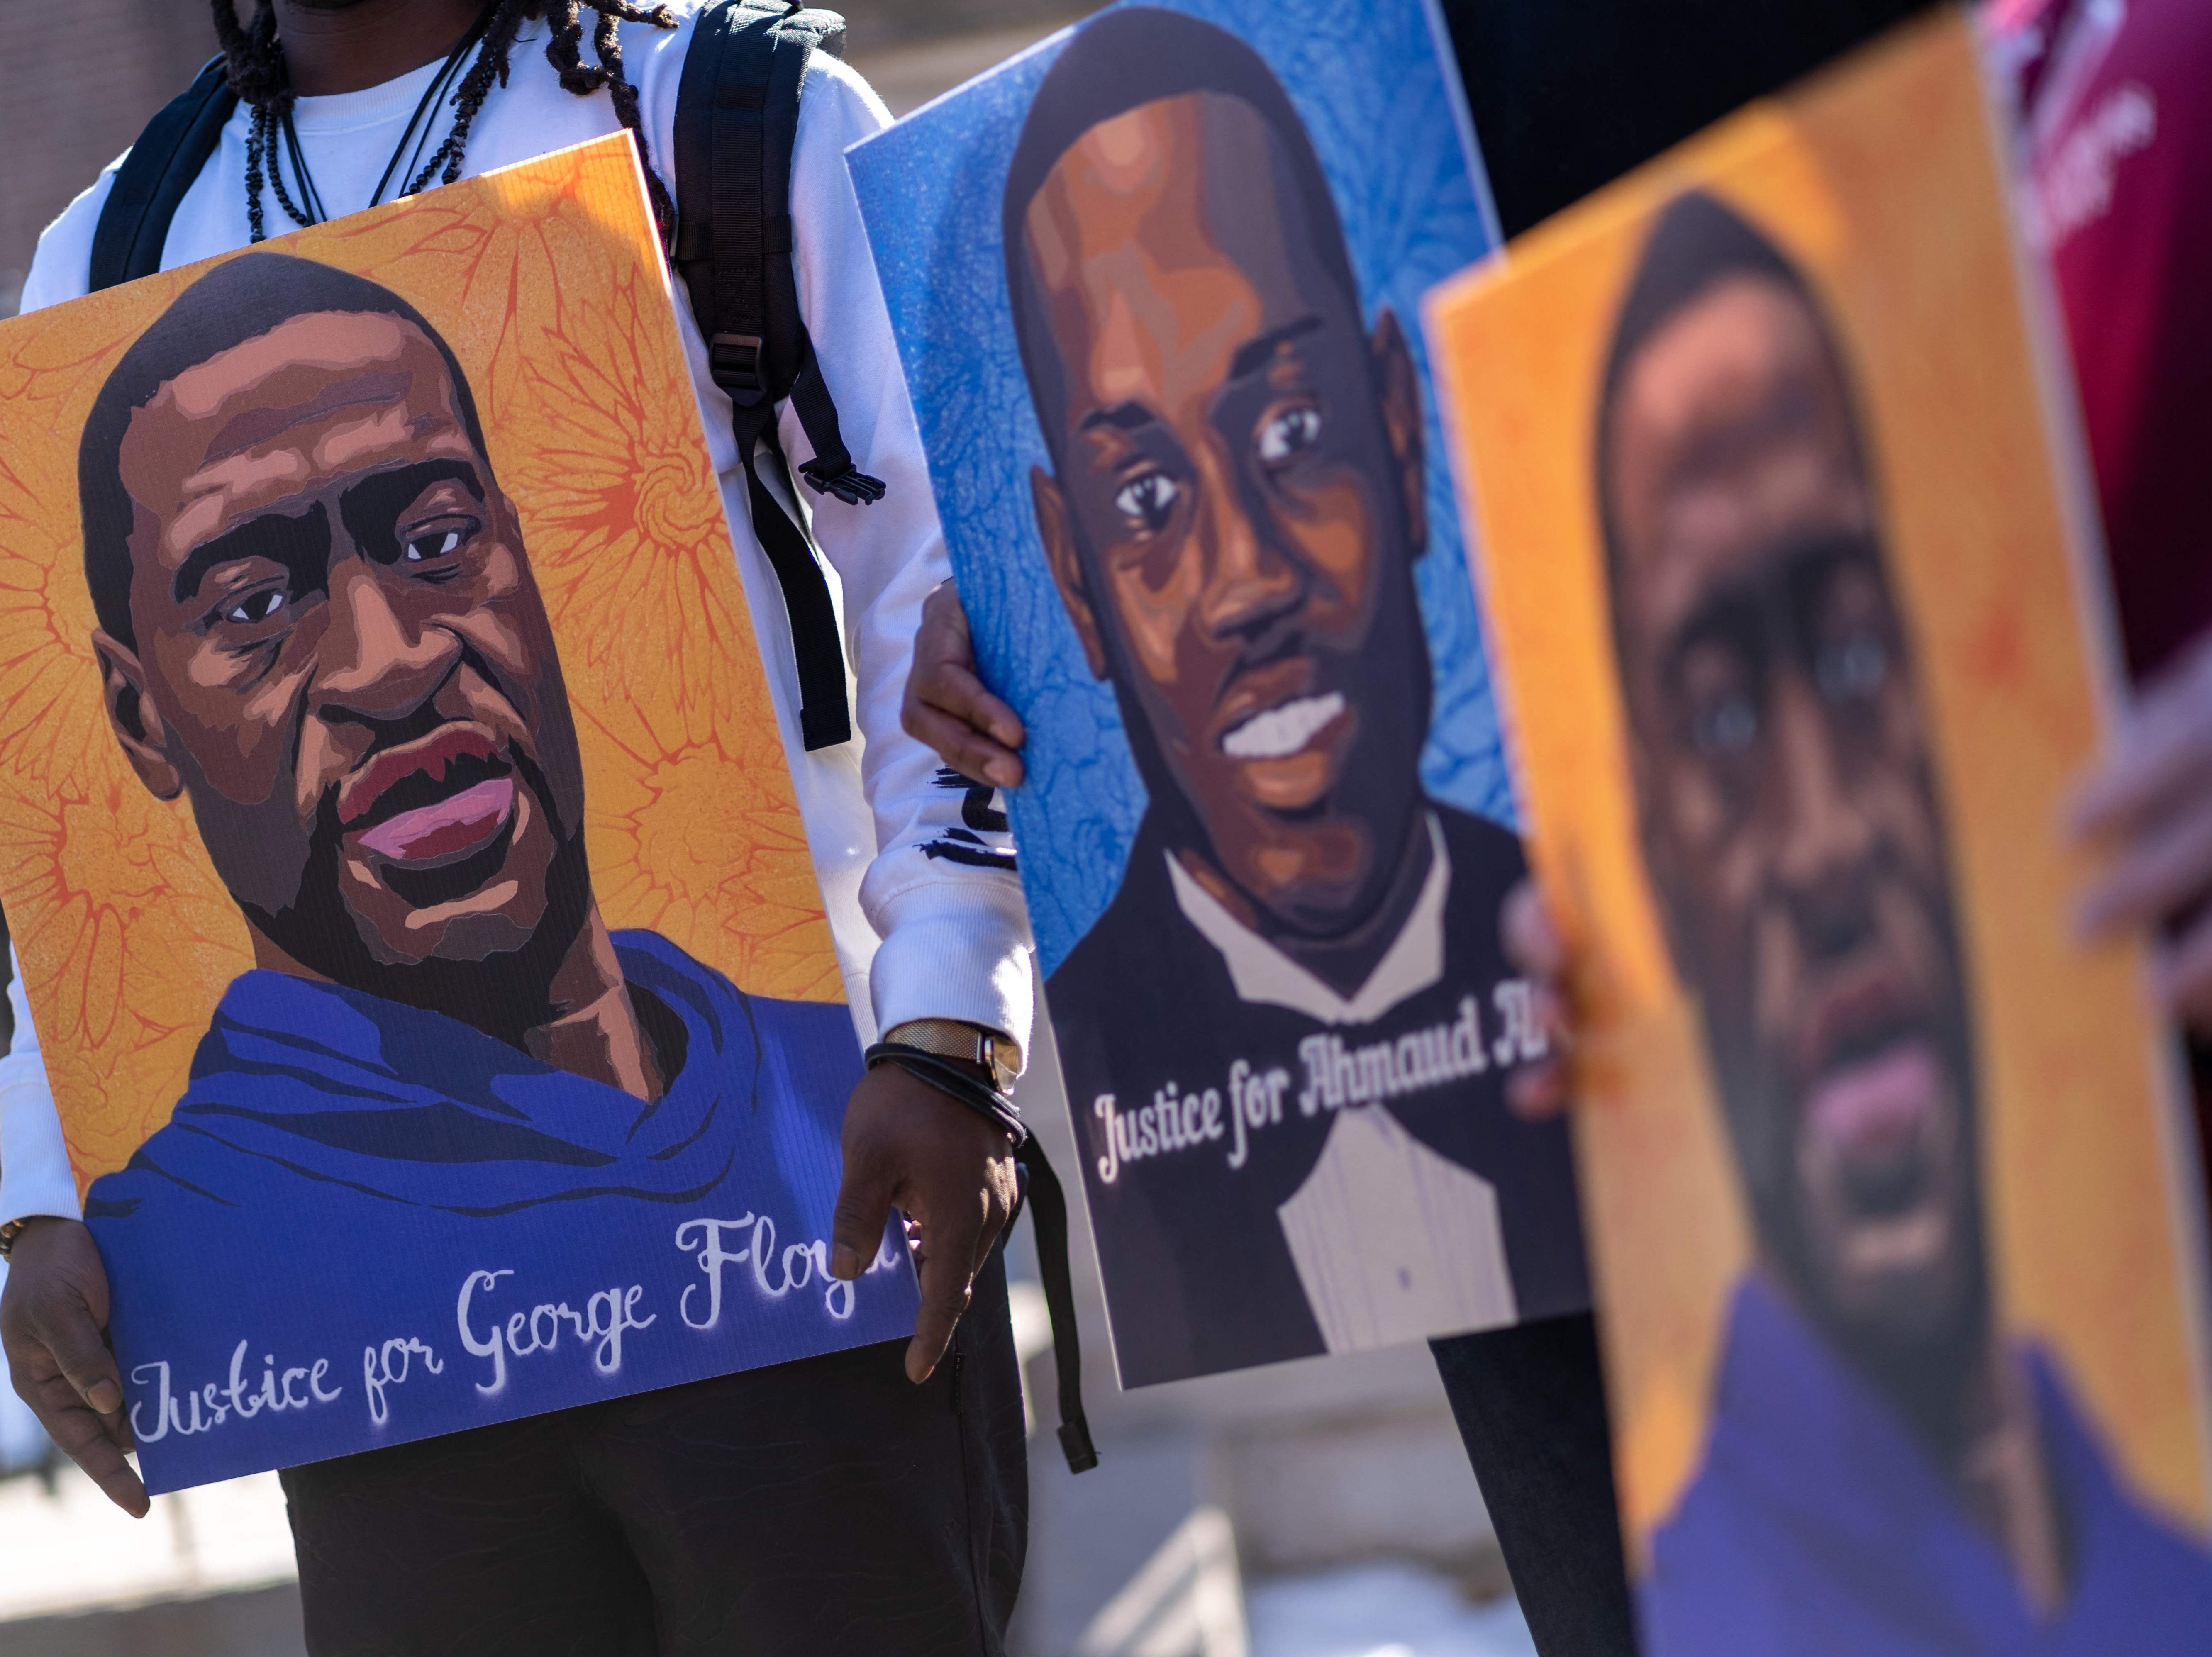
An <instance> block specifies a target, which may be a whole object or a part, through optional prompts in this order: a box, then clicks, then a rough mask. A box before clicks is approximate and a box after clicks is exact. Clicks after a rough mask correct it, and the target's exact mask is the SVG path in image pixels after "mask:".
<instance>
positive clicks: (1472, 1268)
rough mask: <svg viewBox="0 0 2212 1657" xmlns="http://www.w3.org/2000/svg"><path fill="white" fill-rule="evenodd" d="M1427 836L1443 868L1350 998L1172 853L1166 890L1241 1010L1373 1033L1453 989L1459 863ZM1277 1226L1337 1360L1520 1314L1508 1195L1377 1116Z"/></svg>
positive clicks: (1345, 1120)
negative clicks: (1398, 1012)
mask: <svg viewBox="0 0 2212 1657" xmlns="http://www.w3.org/2000/svg"><path fill="white" fill-rule="evenodd" d="M1428 822H1429V844H1430V846H1431V848H1432V855H1431V858H1430V859H1429V873H1428V878H1427V879H1426V880H1425V881H1424V882H1423V883H1422V884H1421V891H1420V895H1419V897H1417V898H1415V899H1414V901H1413V909H1412V911H1411V912H1410V913H1408V914H1407V917H1406V924H1405V926H1403V927H1401V929H1400V930H1399V933H1398V936H1397V937H1396V938H1395V939H1394V940H1392V942H1391V944H1390V947H1389V949H1388V950H1384V951H1383V958H1382V959H1381V960H1380V961H1378V962H1376V964H1375V969H1374V970H1373V971H1372V972H1370V974H1368V975H1367V981H1366V982H1365V983H1364V984H1362V985H1361V986H1359V988H1358V991H1357V992H1355V993H1354V994H1352V995H1351V996H1349V997H1346V996H1342V995H1340V994H1338V993H1337V992H1336V991H1334V990H1333V989H1331V988H1330V987H1329V986H1328V985H1326V984H1324V983H1322V981H1321V980H1320V979H1318V978H1316V977H1315V976H1314V974H1312V973H1310V972H1309V971H1307V970H1306V968H1304V967H1302V966H1300V965H1299V964H1298V963H1297V962H1295V961H1293V960H1291V958H1290V957H1289V956H1286V955H1285V954H1284V953H1283V952H1282V951H1281V950H1279V949H1277V948H1276V947H1275V946H1274V945H1273V944H1270V943H1269V942H1268V941H1267V939H1266V938H1262V937H1261V936H1260V935H1259V934H1258V933H1257V932H1253V931H1252V930H1251V929H1250V928H1249V927H1248V926H1244V925H1243V923H1242V922H1240V921H1238V920H1237V918H1236V917H1235V916H1233V915H1231V913H1229V911H1228V910H1227V909H1225V908H1224V907H1222V906H1221V904H1220V903H1219V902H1218V901H1216V900H1215V899H1214V897H1213V896H1212V894H1210V893H1209V892H1207V891H1206V889H1205V888H1204V887H1202V886H1200V884H1199V883H1198V882H1197V881H1195V880H1194V879H1192V878H1191V877H1190V876H1189V875H1188V874H1187V873H1185V872H1184V871H1183V869H1182V865H1181V864H1179V863H1177V862H1176V859H1175V857H1174V854H1173V853H1170V854H1169V855H1168V859H1167V865H1168V879H1169V881H1170V883H1172V884H1173V886H1174V888H1175V895H1176V904H1177V906H1178V907H1180V908H1181V909H1182V913H1183V917H1184V919H1186V920H1188V921H1189V922H1190V924H1191V925H1192V926H1194V927H1196V928H1197V929H1198V932H1199V933H1200V936H1201V937H1203V938H1205V939H1206V942H1208V943H1209V944H1212V945H1213V947H1214V948H1215V949H1216V950H1218V951H1219V952H1220V955H1221V959H1222V963H1223V964H1224V965H1225V967H1227V968H1228V969H1229V979H1230V981H1231V983H1232V984H1234V985H1235V986H1237V995H1238V996H1239V997H1241V998H1243V999H1244V1000H1246V1001H1254V1002H1264V1003H1266V1004H1267V1005H1272V1006H1278V1007H1287V1008H1289V1009H1290V1010H1291V1011H1293V1012H1299V1013H1304V1015H1305V1016H1306V1017H1310V1018H1312V1019H1314V1020H1315V1021H1316V1022H1317V1023H1323V1024H1334V1025H1346V1024H1370V1023H1374V1022H1375V1021H1376V1019H1378V1018H1381V1017H1383V1016H1384V1015H1385V1014H1386V1013H1388V1012H1389V1011H1390V1010H1391V1009H1392V1008H1393V1007H1395V1006H1397V1005H1400V1004H1401V1002H1403V1001H1405V1000H1407V998H1410V997H1412V996H1415V995H1419V993H1420V992H1422V991H1424V990H1425V989H1428V988H1430V987H1431V986H1433V985H1435V984H1436V983H1437V980H1439V979H1441V978H1442V977H1443V972H1444V900H1445V898H1446V897H1447V895H1449V892H1450V890H1451V859H1450V857H1449V854H1448V853H1446V852H1445V850H1444V837H1443V829H1442V828H1441V826H1439V825H1438V823H1437V820H1436V818H1435V817H1434V816H1431V817H1430V818H1429V820H1428ZM1275 1215H1276V1218H1277V1220H1278V1221H1279V1223H1280V1224H1281V1226H1282V1228H1283V1237H1284V1240H1285V1242H1287V1243H1288V1244H1289V1246H1290V1251H1291V1261H1292V1263H1293V1264H1294V1265H1295V1266H1297V1273H1298V1282H1299V1284H1300V1286H1301V1287H1303V1288H1304V1290H1305V1293H1306V1302H1307V1304H1308V1305H1309V1306H1310V1307H1311V1308H1312V1309H1313V1314H1314V1320H1315V1321H1316V1323H1318V1324H1319V1325H1320V1326H1321V1332H1322V1340H1323V1341H1324V1342H1326V1343H1327V1344H1328V1350H1330V1351H1332V1352H1349V1351H1358V1350H1361V1349H1363V1348H1366V1347H1370V1346H1387V1345H1392V1344H1398V1343H1401V1342H1404V1341H1411V1340H1419V1339H1423V1338H1426V1337H1428V1336H1430V1335H1442V1334H1450V1333H1454V1332H1458V1331H1461V1330H1466V1329H1487V1328H1495V1327H1496V1326H1498V1325H1500V1324H1506V1323H1511V1322H1512V1321H1513V1320H1515V1318H1516V1316H1518V1314H1519V1313H1518V1307H1517V1305H1516V1302H1515V1300H1514V1296H1513V1278H1512V1275H1511V1273H1510V1272H1509V1271H1508V1270H1507V1267H1506V1262H1505V1234H1504V1228H1503V1226H1502V1225H1501V1224H1500V1223H1499V1220H1498V1192H1497V1188H1496V1187H1493V1186H1492V1184H1491V1183H1490V1181H1487V1180H1486V1179H1484V1178H1482V1177H1481V1175H1480V1174H1474V1173H1472V1172H1470V1171H1469V1170H1468V1169H1467V1168H1462V1167H1461V1166H1460V1165H1459V1164H1458V1163H1456V1162H1453V1161H1452V1160H1451V1159H1450V1158H1449V1157H1446V1156H1438V1155H1437V1153H1436V1152H1435V1151H1433V1150H1430V1149H1429V1148H1428V1146H1426V1145H1425V1144H1422V1143H1421V1142H1420V1141H1419V1139H1416V1138H1414V1137H1413V1135H1412V1134H1410V1133H1408V1132H1407V1131H1406V1130H1405V1128H1404V1126H1402V1125H1401V1124H1400V1122H1399V1121H1398V1120H1397V1118H1395V1116H1393V1115H1391V1114H1390V1113H1389V1110H1388V1109H1387V1108H1384V1107H1383V1106H1382V1105H1380V1104H1370V1105H1364V1106H1359V1107H1355V1108H1349V1109H1346V1110H1343V1111H1340V1113H1339V1114H1338V1115H1337V1119H1336V1121H1335V1124H1334V1126H1332V1127H1331V1128H1330V1129H1329V1133H1328V1142H1327V1143H1326V1144H1324V1145H1323V1146H1322V1153H1321V1156H1320V1159H1319V1160H1318V1161H1317V1162H1316V1163H1315V1164H1314V1168H1313V1172H1312V1173H1310V1174H1308V1175H1307V1176H1306V1179H1305V1182H1304V1184H1302V1185H1301V1186H1299V1187H1298V1188H1297V1191H1295V1192H1293V1193H1291V1196H1290V1199H1289V1200H1287V1201H1285V1203H1283V1204H1282V1205H1280V1206H1279V1207H1278V1208H1277V1209H1276V1211H1275Z"/></svg>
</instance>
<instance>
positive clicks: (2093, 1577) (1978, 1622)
mask: <svg viewBox="0 0 2212 1657" xmlns="http://www.w3.org/2000/svg"><path fill="white" fill-rule="evenodd" d="M2021 1357H2022V1359H2023V1361H2024V1362H2025V1363H2026V1365H2027V1371H2028V1375H2029V1377H2030V1379H2031V1381H2032V1383H2033V1393H2034V1399H2035V1407H2036V1413H2037V1417H2038V1421H2039V1424H2040V1426H2041V1427H2042V1429H2043V1442H2044V1446H2045V1454H2046V1455H2047V1457H2048V1460H2049V1465H2050V1467H2051V1475H2052V1480H2051V1482H2052V1485H2053V1489H2054V1493H2055V1494H2056V1496H2057V1499H2058V1503H2059V1507H2060V1509H2061V1513H2062V1515H2063V1528H2064V1533H2065V1535H2066V1538H2067V1545H2068V1547H2067V1551H2068V1556H2069V1561H2070V1565H2071V1581H2070V1585H2069V1591H2068V1594H2067V1598H2066V1601H2065V1603H2064V1604H2063V1605H2062V1606H2061V1607H2060V1608H2059V1610H2058V1611H2057V1613H2056V1614H2055V1615H2054V1616H2053V1617H2052V1618H2050V1619H2049V1620H2048V1621H2042V1620H2039V1619H2038V1618H2037V1617H2036V1616H2035V1614H2034V1612H2033V1611H2031V1610H2030V1609H2029V1607H2028V1606H2027V1604H2026V1603H2025V1602H2024V1601H2023V1600H2022V1599H2021V1593H2020V1590H2019V1587H2018V1586H2017V1585H2016V1583H2015V1579H2014V1577H2013V1575H2012V1572H2011V1569H2010V1567H2009V1566H2008V1564H2007V1563H2006V1562H2005V1561H2004V1559H2003V1558H2002V1556H2001V1555H2000V1554H1999V1553H1998V1551H1997V1550H1996V1547H1995V1546H1994V1545H1992V1544H1991V1543H1990V1541H1989V1539H1987V1538H1986V1537H1985V1536H1984V1534H1983V1533H1981V1532H1980V1531H1979V1530H1978V1529H1977V1528H1975V1527H1974V1526H1973V1525H1972V1522H1971V1521H1970V1520H1968V1519H1967V1517H1966V1514H1965V1512H1964V1511H1963V1510H1962V1509H1961V1508H1960V1506H1959V1504H1958V1502H1957V1501H1956V1500H1955V1499H1954V1497H1953V1496H1952V1495H1951V1493H1950V1491H1949V1490H1948V1489H1947V1488H1946V1487H1945V1485H1944V1484H1943V1483H1942V1480H1941V1479H1940V1478H1938V1476H1937V1474H1936V1471H1935V1469H1934V1468H1933V1467H1932V1466H1930V1465H1929V1460H1928V1458H1927V1456H1926V1455H1925V1454H1923V1452H1922V1450H1921V1448H1920V1447H1919V1445H1918V1443H1917V1442H1916V1441H1915V1440H1914V1439H1913V1438H1912V1436H1911V1433H1910V1431H1909V1429H1907V1428H1906V1427H1905V1423H1903V1421H1902V1420H1901V1419H1900V1418H1899V1417H1898V1416H1897V1414H1896V1412H1895V1411H1893V1409H1892V1408H1891V1407H1890V1406H1889V1405H1887V1403H1885V1402H1884V1401H1883V1400H1882V1399H1881V1398H1880V1397H1878V1396H1877V1395H1876V1394H1875V1393H1874V1392H1873V1390H1872V1389H1871V1388H1870V1387H1868V1386H1867V1385H1866V1384H1865V1383H1864V1382H1863V1381H1860V1380H1859V1379H1858V1378H1857V1375H1854V1374H1852V1373H1851V1372H1850V1370H1849V1369H1846V1368H1845V1367H1844V1364H1843V1363H1841V1362H1840V1361H1839V1360H1838V1358H1837V1357H1835V1356H1834V1354H1833V1353H1832V1351H1831V1350H1829V1348H1828V1347H1827V1345H1826V1344H1825V1343H1824V1342H1823V1341H1822V1340H1821V1339H1820V1337H1819V1336H1818V1335H1817V1334H1816V1333H1815V1332H1814V1331H1813V1329H1812V1328H1811V1327H1810V1326H1808V1324H1806V1323H1805V1321H1804V1320H1802V1318H1801V1317H1800V1316H1799V1315H1798V1314H1797V1313H1796V1311H1795V1310H1793V1309H1792V1308H1790V1307H1788V1306H1787V1305H1785V1304H1784V1302H1782V1300H1781V1299H1780V1298H1779V1297H1778V1296H1776V1295H1775V1293H1774V1292H1773V1290H1771V1289H1770V1288H1768V1287H1767V1286H1766V1285H1765V1284H1763V1283H1762V1282H1760V1281H1759V1279H1758V1278H1751V1279H1749V1280H1747V1282H1746V1283H1745V1284H1743V1285H1742V1286H1741V1288H1740V1289H1739V1290H1738V1291H1737V1294H1736V1298H1735V1307H1734V1309H1733V1312H1732V1314H1731V1316H1730V1318H1729V1337H1728V1349H1727V1353H1726V1356H1725V1357H1724V1358H1723V1363H1722V1366H1721V1372H1720V1383H1719V1387H1718V1389H1717V1398H1716V1402H1715V1405H1714V1408H1713V1420H1712V1429H1711V1438H1710V1439H1709V1441H1708V1442H1707V1445H1706V1449H1705V1466H1703V1468H1702V1469H1701V1470H1700V1471H1699V1474H1698V1477H1697V1478H1696V1480H1695V1482H1694V1483H1692V1485H1691V1486H1690V1489H1689V1492H1688V1494H1687V1495H1686V1496H1685V1497H1684V1499H1683V1502H1682V1504H1681V1507H1680V1509H1679V1510H1678V1511H1677V1512H1676V1513H1675V1514H1674V1517H1673V1518H1672V1519H1670V1520H1668V1521H1667V1522H1666V1523H1665V1524H1663V1525H1662V1526H1661V1527H1659V1530H1658V1531H1657V1533H1656V1534H1655V1535H1654V1537H1653V1539H1652V1546H1651V1554H1652V1561H1651V1571H1650V1575H1649V1577H1648V1578H1647V1579H1646V1580H1645V1581H1644V1587H1643V1610H1644V1644H1645V1649H1646V1651H1647V1652H1648V1653H1649V1654H1650V1657H2091V1654H2096V1657H2169V1654H2172V1657H2179V1654H2182V1653H2198V1652H2203V1651H2207V1650H2212V1557H2208V1556H2207V1554H2206V1553H2205V1551H2204V1550H2203V1547H2202V1546H2201V1545H2197V1544H2196V1543H2194V1542H2191V1541H2190V1540H2188V1539H2185V1538H2184V1537H2183V1536H2181V1535H2180V1534H2179V1533H2178V1532H2177V1531H2175V1530H2174V1529H2173V1528H2172V1527H2170V1526H2169V1525H2167V1524H2166V1522H2165V1521H2163V1520H2160V1519H2159V1518H2157V1517H2155V1516H2154V1515H2153V1514H2150V1513H2149V1512H2148V1511H2147V1510H2146V1509H2145V1508H2143V1507H2142V1505H2141V1504H2140V1503H2139V1502H2137V1501H2136V1498H2135V1497H2134V1496H2131V1495H2130V1494H2129V1492H2128V1491H2126V1490H2124V1489H2123V1488H2121V1486H2120V1484H2118V1481H2117V1480H2116V1478H2114V1475H2113V1472H2112V1467H2111V1466H2110V1464H2109V1461H2108V1459H2107V1457H2106V1453H2105V1451H2104V1449H2103V1448H2102V1447H2101V1446H2100V1444H2099V1443H2098V1442H2097V1441H2096V1439H2095V1437H2094V1435H2093V1434H2092V1432H2091V1431H2090V1429H2089V1428H2088V1426H2087V1423H2084V1421H2083V1420H2082V1418H2081V1412H2080V1411H2079V1410H2078V1409H2077V1408H2076V1407H2075V1405H2074V1403H2073V1401H2072V1400H2071V1399H2069V1397H2068V1396H2067V1394H2066V1393H2065V1391H2064V1389H2063V1387H2062V1386H2061V1385H2060V1382H2059V1380H2058V1376H2057V1373H2056V1371H2055V1369H2054V1368H2053V1365H2052V1363H2051V1360H2050V1358H2049V1357H2048V1356H2047V1355H2045V1353H2043V1352H2041V1351H2039V1350H2036V1349H2033V1348H2030V1349H2028V1350H2026V1351H2025V1352H2023V1353H2022V1354H2021Z"/></svg>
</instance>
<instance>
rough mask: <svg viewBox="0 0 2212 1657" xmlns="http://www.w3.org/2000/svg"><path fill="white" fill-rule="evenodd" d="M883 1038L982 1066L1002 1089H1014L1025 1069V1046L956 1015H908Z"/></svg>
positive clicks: (939, 1055) (885, 1032)
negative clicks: (1023, 1064) (1023, 1055)
mask: <svg viewBox="0 0 2212 1657" xmlns="http://www.w3.org/2000/svg"><path fill="white" fill-rule="evenodd" d="M884 1041H896V1042H898V1043H899V1044H900V1045H901V1046H902V1047H919V1048H920V1049H921V1051H922V1052H924V1053H935V1054H936V1055H937V1056H938V1057H939V1059H961V1060H963V1062H965V1063H968V1064H970V1065H981V1066H982V1068H983V1070H984V1071H985V1073H986V1074H987V1075H988V1076H989V1077H990V1078H991V1082H992V1085H993V1086H994V1087H996V1088H997V1089H999V1091H1000V1092H1001V1093H1006V1092H1008V1091H1011V1090H1012V1087H1013V1085H1014V1083H1015V1082H1016V1081H1017V1080H1018V1079H1019V1077H1020V1076H1021V1073H1022V1047H1021V1043H1020V1042H1018V1041H1010V1040H1009V1039H1008V1038H1006V1036H1003V1035H1000V1034H999V1033H998V1032H997V1031H996V1030H986V1029H977V1028H976V1027H975V1025H973V1024H967V1023H962V1022H961V1021H960V1020H959V1019H957V1018H909V1019H908V1020H907V1021H906V1023H903V1024H898V1025H895V1026H893V1027H892V1028H891V1029H888V1030H885V1031H884Z"/></svg>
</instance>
